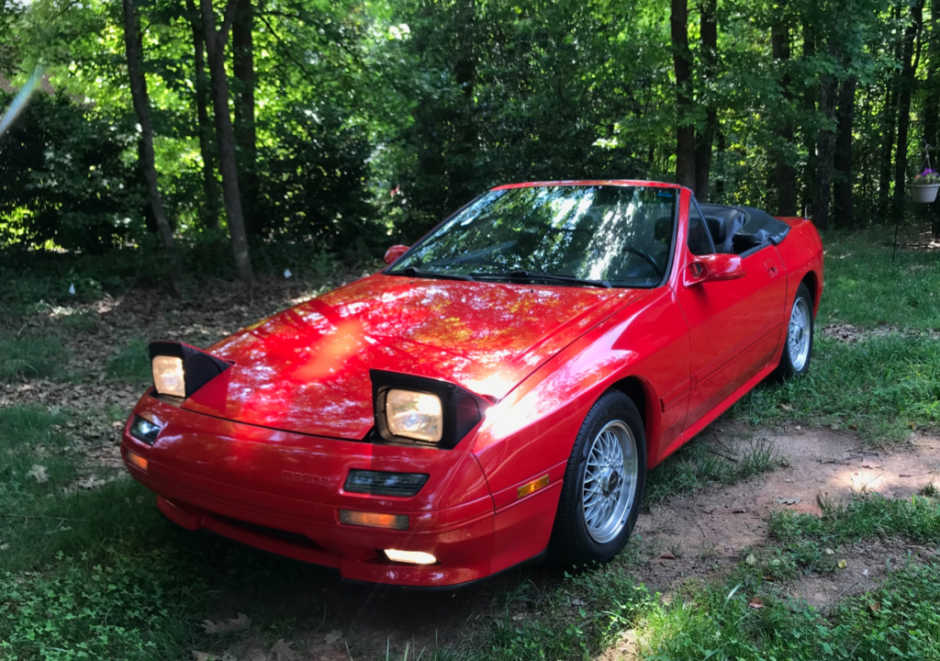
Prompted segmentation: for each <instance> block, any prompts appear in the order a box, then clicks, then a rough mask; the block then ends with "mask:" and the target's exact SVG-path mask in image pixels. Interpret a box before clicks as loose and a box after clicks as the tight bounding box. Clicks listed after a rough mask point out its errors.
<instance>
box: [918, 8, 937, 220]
mask: <svg viewBox="0 0 940 661" xmlns="http://www.w3.org/2000/svg"><path fill="white" fill-rule="evenodd" d="M929 34H930V44H929V46H928V48H927V82H926V88H927V95H926V98H925V99H924V142H925V143H926V144H927V145H929V149H930V155H931V162H932V164H933V165H934V166H935V168H936V166H937V165H938V163H937V162H936V161H937V159H938V158H940V0H931V3H930V32H929ZM922 206H923V207H924V212H925V215H926V216H927V217H928V218H929V219H930V226H931V230H932V233H933V235H934V236H935V237H940V205H938V204H925V205H922Z"/></svg>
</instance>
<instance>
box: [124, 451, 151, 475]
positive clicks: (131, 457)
mask: <svg viewBox="0 0 940 661" xmlns="http://www.w3.org/2000/svg"><path fill="white" fill-rule="evenodd" d="M124 455H125V457H126V458H127V463H129V464H130V465H131V466H133V467H135V468H139V469H140V470H142V471H145V470H147V466H148V465H149V464H150V462H149V461H147V460H146V459H144V458H143V457H141V456H140V455H139V454H134V453H133V452H131V451H130V450H125V451H124Z"/></svg>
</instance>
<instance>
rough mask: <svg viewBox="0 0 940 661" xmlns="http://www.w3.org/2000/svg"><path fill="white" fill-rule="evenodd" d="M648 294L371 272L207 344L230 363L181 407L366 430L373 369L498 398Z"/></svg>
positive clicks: (335, 433) (248, 419) (313, 430)
mask: <svg viewBox="0 0 940 661" xmlns="http://www.w3.org/2000/svg"><path fill="white" fill-rule="evenodd" d="M645 293H646V292H645V291H644V290H629V289H599V288H587V287H561V286H539V285H521V284H507V283H481V282H464V281H451V280H425V279H412V278H407V277H401V276H387V275H383V274H378V275H374V276H371V277H368V278H364V279H362V280H359V281H356V282H353V283H351V284H349V285H346V286H344V287H341V288H340V289H337V290H335V291H332V292H330V293H328V294H325V295H323V296H320V297H318V298H315V299H312V300H310V301H307V302H305V303H302V304H300V305H298V306H296V307H293V308H290V309H288V310H285V311H283V312H280V313H278V314H276V315H274V316H272V317H269V318H267V319H264V320H262V321H260V322H258V323H257V324H255V325H253V326H250V327H248V328H246V329H243V330H241V331H239V332H238V333H236V334H234V335H232V336H230V337H228V338H226V339H225V340H222V341H221V342H219V343H218V344H216V345H215V346H213V347H211V349H210V351H211V352H212V353H213V354H214V355H216V356H219V357H221V358H224V359H226V360H229V361H232V362H233V363H234V364H233V365H232V367H231V368H230V369H228V370H226V371H225V372H223V373H222V374H221V375H219V376H218V377H216V378H215V379H214V380H212V381H211V382H209V383H208V384H206V385H205V386H203V387H202V388H201V389H200V390H199V391H197V392H196V393H195V394H193V395H192V396H191V397H190V398H189V399H187V400H186V401H185V402H184V403H183V408H186V409H189V410H192V411H197V412H200V413H204V414H207V415H213V416H216V417H220V418H224V419H227V420H237V421H239V422H245V423H248V424H254V425H260V426H264V427H271V428H274V429H281V430H285V431H296V432H301V433H307V434H314V435H318V436H329V437H335V438H347V439H361V438H363V437H364V436H365V435H366V434H367V433H368V431H369V429H370V428H371V427H372V424H373V415H372V384H371V381H370V379H369V370H370V369H380V370H388V371H391V372H401V373H406V374H414V375H418V376H424V377H429V378H434V379H442V380H445V381H450V382H452V383H456V384H458V385H461V386H463V387H464V388H467V389H468V390H471V391H473V392H475V393H477V394H479V395H482V396H484V397H487V398H489V399H492V400H494V401H495V400H498V399H500V398H502V397H504V396H505V395H506V394H508V393H509V391H510V390H512V388H513V387H515V386H516V384H518V383H519V382H520V381H521V380H522V379H524V378H525V377H526V376H527V375H529V374H530V373H531V372H532V371H533V370H535V369H536V368H537V367H538V366H539V365H541V364H542V363H544V362H545V361H546V360H548V359H549V358H550V357H551V356H553V355H554V354H556V353H557V352H558V351H560V350H561V349H563V348H564V347H565V346H567V345H568V344H570V343H571V342H573V341H574V340H575V339H577V338H578V337H579V336H580V335H582V334H583V333H584V332H585V331H587V330H588V329H589V328H591V327H592V326H594V325H595V324H597V323H598V322H599V321H601V320H603V319H604V318H606V317H607V316H609V315H610V314H612V313H613V312H614V311H615V310H618V309H620V308H622V307H623V306H625V305H627V304H628V303H630V302H631V301H633V300H636V299H637V298H639V297H640V296H642V295H643V294H645Z"/></svg>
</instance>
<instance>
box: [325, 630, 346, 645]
mask: <svg viewBox="0 0 940 661" xmlns="http://www.w3.org/2000/svg"><path fill="white" fill-rule="evenodd" d="M342 637H343V632H342V631H340V630H339V629H333V630H332V631H331V632H330V633H328V634H326V635H325V636H323V642H324V643H326V644H327V645H332V644H333V643H335V642H336V641H337V640H339V639H340V638H342Z"/></svg>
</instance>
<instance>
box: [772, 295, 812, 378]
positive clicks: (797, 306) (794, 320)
mask: <svg viewBox="0 0 940 661" xmlns="http://www.w3.org/2000/svg"><path fill="white" fill-rule="evenodd" d="M812 353H813V301H812V298H811V296H810V293H809V287H807V286H806V283H805V282H804V283H801V284H800V287H799V289H797V290H796V297H795V298H794V299H793V307H792V308H790V323H789V324H788V325H787V337H786V340H785V342H784V345H783V355H782V356H780V365H779V366H778V367H777V372H776V376H777V377H778V378H780V379H783V380H786V379H792V378H793V377H795V376H803V375H804V374H806V373H807V372H808V371H809V361H810V358H811V357H812Z"/></svg>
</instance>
